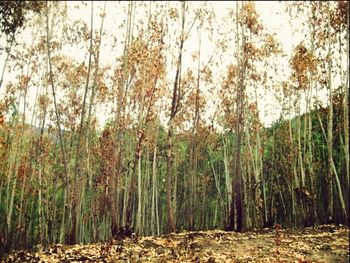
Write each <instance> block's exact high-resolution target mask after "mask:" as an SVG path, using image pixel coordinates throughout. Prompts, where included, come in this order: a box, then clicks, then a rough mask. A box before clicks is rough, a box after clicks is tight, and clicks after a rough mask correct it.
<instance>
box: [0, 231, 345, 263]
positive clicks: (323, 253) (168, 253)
mask: <svg viewBox="0 0 350 263" xmlns="http://www.w3.org/2000/svg"><path fill="white" fill-rule="evenodd" d="M278 231H279V238H280V239H279V243H278V255H277V254H276V241H275V237H276V230H274V229H264V230H260V231H256V232H246V233H236V232H225V231H221V230H213V231H197V232H182V233H178V234H168V235H163V236H149V237H139V238H137V239H134V238H125V239H121V240H110V241H108V242H103V243H95V244H84V245H82V244H77V245H62V244H54V245H50V246H47V247H44V246H41V245H38V246H36V247H35V249H33V250H32V251H27V250H20V251H12V252H11V253H9V254H7V255H6V256H5V257H4V261H3V262H52V263H54V262H208V263H214V262H297V263H308V262H347V261H348V260H349V250H348V243H349V228H346V227H336V226H330V225H329V226H321V227H320V228H306V229H304V230H284V229H279V230H278Z"/></svg>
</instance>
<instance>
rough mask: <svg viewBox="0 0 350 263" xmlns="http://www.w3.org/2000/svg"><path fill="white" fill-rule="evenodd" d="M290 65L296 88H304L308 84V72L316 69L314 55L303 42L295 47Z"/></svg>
mask: <svg viewBox="0 0 350 263" xmlns="http://www.w3.org/2000/svg"><path fill="white" fill-rule="evenodd" d="M291 65H292V70H293V74H292V78H293V79H295V80H296V81H297V83H298V86H297V89H298V90H304V89H306V88H307V85H308V73H309V72H315V71H316V69H317V62H316V57H315V55H314V54H313V53H312V52H311V51H309V50H308V49H307V48H306V47H305V45H304V43H300V44H299V45H298V46H297V47H296V48H295V51H294V56H293V57H292V59H291Z"/></svg>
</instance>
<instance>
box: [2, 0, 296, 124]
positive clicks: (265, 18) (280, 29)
mask: <svg viewBox="0 0 350 263" xmlns="http://www.w3.org/2000/svg"><path fill="white" fill-rule="evenodd" d="M90 4H91V3H90V2H85V6H84V5H81V3H80V2H75V1H68V2H67V5H68V14H69V15H68V20H69V21H73V20H76V19H82V20H84V21H85V22H86V23H87V25H88V26H90ZM93 4H94V28H95V29H96V30H97V29H98V28H99V27H100V23H101V16H100V14H101V12H102V9H103V6H104V2H102V1H94V3H93ZM127 4H128V3H127V2H116V1H111V2H107V4H106V18H105V22H104V23H105V26H104V28H105V32H106V35H105V36H103V38H102V46H101V54H100V58H101V65H108V64H110V65H113V63H114V61H115V59H116V57H117V56H120V54H121V52H122V45H119V48H114V47H113V45H112V44H113V41H114V39H116V38H117V36H118V35H121V34H122V33H123V32H124V31H125V29H124V28H122V27H120V26H121V25H122V23H123V20H125V19H126V12H125V10H126V7H127ZM137 4H140V3H139V2H138V3H137ZM203 4H204V2H189V9H190V10H193V9H194V8H199V7H201V6H203ZM144 5H145V7H144V8H142V7H137V8H136V9H135V21H138V19H143V18H144V17H145V12H147V11H146V10H148V8H149V2H145V3H144ZM152 5H153V6H152ZM156 5H163V6H164V8H166V7H167V6H168V5H169V6H170V5H171V6H175V7H177V8H179V7H180V4H179V3H178V2H175V3H174V2H170V3H169V2H157V3H152V4H151V8H153V9H154V8H155V6H156ZM206 5H207V6H208V7H213V9H214V11H215V14H216V22H215V23H214V24H212V25H209V26H212V27H214V28H217V27H220V30H221V31H225V30H226V27H227V30H229V29H230V28H232V27H233V25H230V24H228V23H226V24H225V22H223V21H224V20H223V19H224V18H225V17H227V15H228V10H229V8H232V7H233V8H234V7H235V5H236V3H235V2H228V1H224V2H208V3H206ZM76 6H79V8H75V7H76ZM256 9H257V13H258V14H259V15H260V19H261V22H262V24H263V25H264V27H265V28H266V29H267V30H268V31H269V32H270V33H275V34H276V38H277V40H279V41H280V43H281V44H282V48H283V51H284V52H285V54H286V56H285V57H284V58H281V59H280V60H279V61H277V63H278V65H279V67H280V70H279V71H278V74H277V75H276V76H275V80H282V79H285V78H286V77H287V76H288V75H289V73H290V72H289V58H290V55H291V51H292V49H293V47H294V46H295V45H297V44H298V43H299V42H300V40H301V39H302V35H301V33H300V30H301V20H302V19H300V18H296V19H295V21H293V24H292V25H291V24H290V23H289V21H288V16H287V15H286V14H285V13H284V10H283V9H284V3H279V2H277V1H257V2H256ZM190 13H191V11H190V12H189V15H188V16H187V21H188V23H190V21H193V19H194V18H193V16H191V14H190ZM178 28H179V27H178V25H174V28H173V29H172V30H175V31H174V32H175V33H176V29H178ZM170 37H172V36H170ZM20 38H22V39H23V41H25V42H28V43H29V41H30V38H31V32H30V31H29V30H27V31H25V32H23V34H22V35H21V36H20ZM119 40H120V38H119ZM216 40H217V39H215V36H214V40H210V39H209V37H208V35H207V34H206V33H205V32H203V33H202V44H201V61H202V66H204V63H206V62H207V61H208V60H209V58H210V57H211V56H212V54H214V53H215V50H216V48H215V41H216ZM117 41H118V40H117ZM184 48H185V52H184V56H183V57H184V59H183V68H184V69H186V68H187V67H193V68H194V69H196V66H194V65H196V63H197V62H193V60H192V56H191V54H192V53H193V52H196V51H197V50H198V33H197V30H196V28H195V27H194V29H192V32H191V37H190V38H189V39H188V40H187V41H186V42H185V46H184ZM64 52H65V53H66V54H69V55H70V56H72V57H74V58H75V59H76V60H77V61H85V62H86V64H87V57H88V53H87V50H76V49H71V50H65V51H64ZM172 52H173V51H172ZM173 53H174V52H173ZM219 62H220V66H219V67H218V68H216V72H214V73H213V74H214V76H215V77H217V78H222V76H224V73H225V71H226V66H227V65H228V64H229V63H232V62H234V61H232V60H230V57H227V59H226V60H225V59H222V60H220V61H219ZM3 63H4V54H2V55H1V60H0V68H2V66H3ZM170 68H171V67H170ZM183 72H184V71H183ZM14 74H15V72H13V73H9V72H5V78H4V85H3V87H4V86H5V85H6V82H7V81H9V80H11V79H13V77H14ZM169 78H171V79H172V78H173V72H172V71H171V70H169ZM260 91H261V92H260V95H261V96H262V97H261V99H259V102H258V104H259V110H260V118H261V120H262V122H263V123H265V124H266V125H269V124H271V123H272V122H273V121H274V120H276V119H277V118H278V117H279V116H280V113H281V107H280V105H279V104H278V103H277V101H276V99H275V98H274V96H273V95H272V93H271V92H269V91H267V90H266V89H260ZM3 92H4V88H2V90H1V91H0V96H2V95H1V94H2V93H3ZM203 92H205V88H204V90H203ZM33 94H34V93H33ZM33 94H32V96H33ZM0 98H1V97H0ZM211 99H213V98H211ZM213 100H214V101H215V100H217V99H215V98H214V99H213ZM98 110H99V113H98V116H100V118H99V119H100V124H102V123H104V122H105V120H106V119H107V118H108V113H109V112H110V109H109V108H108V107H106V108H100V109H98Z"/></svg>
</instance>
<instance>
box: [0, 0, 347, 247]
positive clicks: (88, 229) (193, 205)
mask: <svg viewBox="0 0 350 263" xmlns="http://www.w3.org/2000/svg"><path fill="white" fill-rule="evenodd" d="M139 4H140V3H139ZM89 5H91V9H90V11H91V20H90V22H89V24H84V23H83V22H81V21H75V22H74V23H71V24H69V23H68V22H67V21H66V20H65V19H67V17H66V14H67V5H66V4H65V3H63V2H62V3H53V2H52V3H46V5H45V6H44V7H41V9H40V10H37V12H40V13H39V14H35V15H33V17H31V20H29V19H28V20H29V21H27V22H28V23H31V24H30V25H29V26H28V28H31V30H32V31H33V39H32V42H31V43H28V41H26V42H27V43H23V44H22V45H21V44H19V46H16V48H14V49H11V50H10V49H7V50H6V54H5V56H6V57H7V58H6V62H5V65H4V69H5V67H11V69H12V70H13V71H14V72H16V74H17V73H18V72H19V73H18V75H15V76H14V77H13V79H11V78H9V80H8V81H7V82H6V83H5V84H6V85H4V86H0V91H1V90H3V89H4V90H3V91H2V92H3V94H2V97H1V101H0V156H1V158H0V246H1V248H2V249H8V248H11V247H22V246H32V245H33V244H36V243H54V242H62V243H79V242H97V241H101V240H107V239H109V238H111V236H112V233H114V232H116V231H118V228H120V227H124V226H130V227H132V228H133V230H134V231H135V232H137V233H139V234H143V235H157V234H162V233H165V232H169V231H181V230H200V229H202V230H205V229H213V228H220V229H230V230H238V231H244V230H249V229H253V228H261V227H266V226H272V225H273V224H274V223H279V224H282V225H283V226H286V227H303V226H311V225H315V224H322V223H329V222H334V223H342V224H348V222H349V199H348V198H347V197H348V196H349V194H350V192H349V148H348V145H349V133H348V128H349V124H348V81H349V79H348V75H349V72H348V68H349V67H348V62H347V61H348V60H347V59H348V43H347V41H348V31H347V29H348V25H347V23H348V13H347V12H348V8H347V2H319V3H318V2H313V3H306V4H304V3H299V4H298V3H297V4H295V3H294V4H291V5H288V6H287V10H289V12H290V16H291V19H292V18H293V14H294V13H293V12H296V10H297V12H298V14H304V15H305V17H306V18H307V19H306V20H305V21H306V24H305V25H304V27H303V28H304V31H305V34H306V35H307V37H305V39H304V40H303V41H301V42H300V43H299V44H298V45H297V46H295V47H294V49H293V52H292V54H291V57H290V58H289V67H290V72H291V73H290V75H289V76H288V78H287V79H286V80H284V81H281V80H280V79H274V76H276V72H277V71H276V67H277V64H276V63H275V62H276V60H277V58H279V57H281V56H283V52H282V49H281V47H280V43H278V42H277V41H276V39H275V38H274V36H273V34H269V33H268V29H264V28H263V26H262V24H261V22H259V15H258V13H257V11H256V9H255V5H254V3H252V2H248V3H245V2H242V3H240V2H237V3H235V4H234V5H235V6H234V8H233V10H232V12H231V13H230V18H229V19H230V21H231V24H232V30H233V31H230V32H229V33H228V34H231V39H230V38H229V37H228V36H223V39H222V40H223V41H222V42H221V44H220V47H218V48H217V51H216V52H218V53H217V54H213V56H211V57H210V58H209V62H207V61H206V60H205V59H207V58H203V57H204V56H203V54H202V55H201V47H202V44H201V34H200V33H199V34H198V35H199V38H198V39H199V43H198V52H197V53H196V54H195V55H193V61H194V62H195V64H197V65H195V66H193V68H188V69H187V68H185V67H184V58H183V56H184V45H186V40H187V39H188V35H189V34H191V30H192V28H196V29H197V31H198V32H202V31H203V32H204V31H205V30H208V31H210V30H211V29H210V27H208V25H207V23H208V21H210V19H213V15H212V14H213V13H212V11H211V10H210V9H209V8H208V7H203V6H201V8H199V9H195V10H194V11H196V12H195V13H194V14H196V15H192V16H191V15H190V11H189V8H188V6H189V4H188V3H186V2H182V3H176V4H175V7H174V8H169V7H168V6H162V7H159V6H157V7H156V8H154V9H151V7H150V9H149V10H152V12H149V13H146V14H147V15H148V17H147V19H145V21H144V23H141V24H140V27H138V29H137V30H136V29H134V23H136V22H135V21H134V20H133V18H134V17H133V16H134V13H135V12H134V11H135V9H137V8H139V9H137V10H140V8H141V7H138V6H137V3H133V2H129V3H127V4H126V6H127V14H125V18H126V19H125V23H124V24H122V25H123V27H121V28H122V30H123V33H122V34H121V35H120V38H123V41H121V42H120V43H121V44H122V46H123V49H122V52H121V54H120V56H117V57H116V59H115V63H114V64H113V65H104V64H103V61H100V60H101V59H100V53H101V49H102V47H101V42H103V41H104V38H106V36H105V35H104V33H103V32H104V30H105V29H104V26H105V25H104V19H105V16H106V10H105V8H106V5H104V9H103V11H102V13H101V19H100V21H99V23H96V21H94V16H93V14H94V12H96V11H95V10H94V6H93V5H94V3H93V2H91V3H89ZM164 8H165V10H166V11H167V12H164V10H163V9H164ZM54 14H55V15H54ZM14 19H15V17H14ZM168 20H169V21H173V22H174V21H175V22H174V23H177V25H178V29H180V30H177V31H176V34H178V35H177V36H175V37H174V36H173V35H172V33H171V31H170V29H169V28H170V27H169V26H168V24H167V23H170V22H169V21H168ZM166 21H168V22H166ZM96 24H97V25H96ZM209 24H210V22H209ZM18 25H19V26H22V22H19V23H18ZM138 25H139V24H138ZM92 28H93V29H92ZM208 28H209V29H208ZM305 28H306V29H305ZM6 30H7V29H6V28H5V30H3V32H5V33H6ZM10 31H11V30H10ZM15 32H16V31H13V32H12V31H11V32H10V34H14V33H15ZM60 33H62V34H61V35H60ZM56 34H57V35H58V36H59V37H57V35H56ZM203 34H204V33H203ZM171 37H174V39H173V40H174V41H173V40H172V38H171ZM225 37H226V38H225ZM167 41H169V42H167ZM229 41H232V42H233V44H234V45H233V48H229V49H227V44H225V43H226V42H227V43H228V42H229ZM64 46H68V47H72V46H74V47H78V48H79V49H82V50H84V52H87V53H86V57H85V59H84V60H83V61H80V60H78V59H76V60H75V59H74V58H72V57H69V56H67V55H63V51H62V50H63V49H64V48H63V47H64ZM3 52H5V51H3ZM227 52H230V54H231V55H230V56H228V58H229V60H230V61H231V62H230V64H229V66H228V67H227V68H221V69H220V71H223V72H221V73H222V75H220V74H219V75H215V73H214V71H215V70H217V66H215V64H214V62H213V63H212V62H211V61H212V60H213V61H214V60H215V59H216V58H217V59H219V60H220V59H221V57H222V56H225V54H228V53H227ZM169 54H170V55H173V61H174V63H173V64H172V66H169V64H171V63H170V58H169ZM203 60H205V62H203ZM84 61H85V62H84ZM344 61H345V63H347V66H345V67H344ZM259 65H260V66H259ZM169 68H171V69H169ZM2 72H4V70H3V71H2ZM9 74H10V73H9ZM219 76H221V77H219ZM3 77H4V73H3V74H2V77H1V83H2V80H3ZM215 77H216V78H217V79H215ZM203 87H204V88H203ZM270 87H277V88H275V89H272V88H270ZM261 89H265V90H269V89H270V92H273V93H275V96H276V97H279V98H280V100H279V102H278V103H279V105H281V107H282V113H281V117H280V118H279V119H278V120H276V121H275V122H274V123H273V124H272V125H271V126H270V127H266V126H264V125H263V123H262V122H261V120H260V118H259V116H260V115H259V113H260V111H261V108H259V98H258V95H257V93H259V90H261ZM317 92H319V93H322V92H323V93H324V94H326V95H325V96H323V97H322V96H321V95H317ZM209 94H211V95H209ZM315 94H316V95H315ZM209 97H214V101H216V105H217V107H216V108H215V109H214V110H213V109H211V110H208V109H210V108H212V107H213V105H210V103H209V101H210V99H209ZM30 103H31V104H30ZM29 104H30V105H29ZM103 107H107V108H108V109H109V111H110V115H109V119H108V121H107V122H106V123H104V124H103V126H102V127H101V128H99V127H98V125H97V124H98V120H99V117H100V116H99V114H101V113H100V111H99V109H100V108H103ZM302 107H305V108H306V110H305V111H304V113H303V112H302V111H301V108H302ZM207 112H212V113H214V114H213V115H210V114H211V113H209V114H208V113H207ZM208 116H209V117H208ZM164 120H165V121H164Z"/></svg>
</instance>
